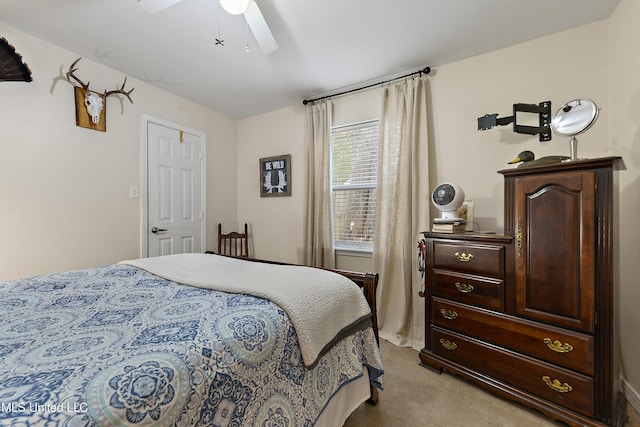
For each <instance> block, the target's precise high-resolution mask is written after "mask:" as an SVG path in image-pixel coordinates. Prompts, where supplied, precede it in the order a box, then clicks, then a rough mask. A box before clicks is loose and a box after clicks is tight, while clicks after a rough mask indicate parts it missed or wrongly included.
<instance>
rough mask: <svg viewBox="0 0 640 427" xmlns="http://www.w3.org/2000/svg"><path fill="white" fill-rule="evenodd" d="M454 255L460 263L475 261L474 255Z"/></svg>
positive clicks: (458, 253)
mask: <svg viewBox="0 0 640 427" xmlns="http://www.w3.org/2000/svg"><path fill="white" fill-rule="evenodd" d="M454 255H455V256H456V258H458V261H460V262H469V261H471V260H472V259H473V254H465V253H464V252H462V253H460V252H456V253H455V254H454Z"/></svg>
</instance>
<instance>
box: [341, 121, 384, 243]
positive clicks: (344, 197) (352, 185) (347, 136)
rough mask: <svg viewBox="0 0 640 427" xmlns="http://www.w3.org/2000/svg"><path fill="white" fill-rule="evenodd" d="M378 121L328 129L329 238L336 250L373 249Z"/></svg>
mask: <svg viewBox="0 0 640 427" xmlns="http://www.w3.org/2000/svg"><path fill="white" fill-rule="evenodd" d="M378 130H379V124H378V121H377V120H375V121H368V122H363V123H359V124H356V125H347V126H339V127H335V128H333V129H332V132H331V137H332V144H331V148H332V152H331V184H332V202H333V237H334V244H335V246H336V248H337V249H362V250H372V249H373V233H374V229H375V212H376V187H377V179H378Z"/></svg>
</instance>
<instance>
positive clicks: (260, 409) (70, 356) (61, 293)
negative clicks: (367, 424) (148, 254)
mask: <svg viewBox="0 0 640 427" xmlns="http://www.w3.org/2000/svg"><path fill="white" fill-rule="evenodd" d="M339 273H340V274H338V273H337V272H331V271H326V270H321V269H315V268H310V267H301V266H292V265H278V264H274V263H265V262H253V261H250V260H239V259H235V258H228V257H223V256H218V255H211V254H182V255H170V256H166V257H157V258H147V259H140V260H132V261H126V262H122V263H119V264H115V265H110V266H106V267H102V268H96V269H89V270H81V271H73V272H65V273H58V274H49V275H43V276H37V277H32V278H25V279H20V280H16V281H8V282H0V360H2V363H1V364H0V425H2V426H111V425H130V426H142V425H154V426H162V425H167V426H191V425H202V426H248V425H260V426H269V425H278V426H314V425H316V426H320V425H333V426H335V425H341V424H342V423H343V422H344V420H345V419H346V417H347V416H348V414H349V413H350V412H351V411H352V410H354V409H355V407H357V405H359V404H360V403H362V402H363V401H364V400H366V399H367V398H368V399H370V400H372V401H375V400H376V399H377V389H378V388H381V379H382V374H383V368H382V362H381V358H380V353H379V350H378V346H377V333H376V330H375V329H376V327H377V325H376V324H375V315H374V316H372V315H371V311H369V305H368V304H367V299H369V300H371V303H372V304H375V283H376V282H377V276H376V275H371V274H368V275H365V274H360V273H350V272H339ZM361 287H362V289H361ZM325 288H326V290H324V291H323V289H325ZM363 290H364V292H363ZM327 292H328V294H327ZM365 295H366V296H367V297H368V298H365ZM296 300H301V304H298V303H297V302H296ZM274 301H275V302H274ZM363 301H364V302H363ZM346 308H348V309H346ZM373 313H375V310H374V311H373Z"/></svg>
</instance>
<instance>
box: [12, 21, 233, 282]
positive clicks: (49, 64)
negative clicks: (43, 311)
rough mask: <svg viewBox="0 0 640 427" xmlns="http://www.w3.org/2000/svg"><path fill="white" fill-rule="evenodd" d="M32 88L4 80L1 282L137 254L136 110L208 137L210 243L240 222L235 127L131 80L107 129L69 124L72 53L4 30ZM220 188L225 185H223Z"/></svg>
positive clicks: (86, 73)
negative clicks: (227, 223)
mask: <svg viewBox="0 0 640 427" xmlns="http://www.w3.org/2000/svg"><path fill="white" fill-rule="evenodd" d="M0 34H2V35H3V36H4V37H5V38H6V39H7V40H9V42H10V43H11V44H13V46H14V47H15V48H16V49H17V51H18V52H19V53H20V54H22V55H23V59H24V61H25V62H26V63H27V64H28V65H29V67H30V68H31V70H32V72H33V82H31V83H24V82H2V83H0V280H2V279H11V278H17V277H21V276H30V275H35V274H40V273H47V272H53V271H64V270H71V269H78V268H86V267H92V266H99V265H106V264H110V263H113V262H116V261H119V260H122V259H127V258H136V257H138V256H139V255H140V253H139V250H140V199H131V198H129V186H130V185H138V186H139V185H140V181H141V179H140V147H141V145H140V135H141V131H140V126H141V120H142V119H141V117H142V114H150V115H152V116H154V117H158V118H161V119H165V120H169V121H171V122H174V123H176V124H180V125H183V126H185V127H188V128H192V129H196V130H199V131H202V132H204V133H205V134H206V140H207V155H208V158H207V164H208V165H209V168H208V171H207V179H208V181H209V182H208V185H207V189H208V194H207V210H208V229H209V232H208V240H209V242H208V245H207V247H209V248H211V247H213V229H214V226H215V223H216V222H217V221H218V219H221V218H227V219H230V218H232V219H233V220H234V221H235V219H236V217H237V214H236V208H237V204H236V202H237V200H236V183H235V179H236V147H235V142H236V139H237V135H236V131H237V121H236V120H235V119H231V118H229V117H226V116H224V115H221V114H219V113H216V112H214V111H211V110H209V109H206V108H204V107H201V106H199V105H196V104H194V103H192V102H189V101H186V100H185V99H182V98H179V97H176V96H174V95H171V94H169V93H167V92H165V91H162V90H159V89H156V88H154V87H152V86H150V85H148V84H145V83H143V82H140V81H137V80H136V79H133V78H129V79H128V80H127V87H135V91H134V92H133V93H132V99H133V102H134V103H133V104H130V103H129V101H127V100H126V99H125V100H124V102H123V103H120V102H119V101H118V99H117V98H116V97H111V98H109V99H108V101H107V109H108V112H107V131H106V132H105V133H103V132H97V131H93V130H88V129H84V128H80V127H77V126H76V125H75V107H74V98H73V89H72V87H71V85H70V84H69V83H67V82H66V80H64V78H63V77H61V75H62V74H63V73H64V72H66V70H67V68H68V67H69V65H70V64H71V63H72V62H73V61H74V60H75V59H76V58H77V57H78V55H76V54H74V53H72V52H69V51H66V50H63V49H60V48H58V47H56V46H53V45H50V44H48V43H46V42H44V41H42V40H38V39H35V38H33V37H30V36H28V35H26V34H24V33H21V32H19V31H17V30H14V29H12V28H9V27H6V26H3V25H2V24H0ZM79 67H80V69H79V71H78V73H77V74H78V75H79V76H80V77H81V78H84V79H85V81H86V80H91V86H92V87H93V88H96V89H98V90H102V89H105V88H109V89H115V88H116V85H118V84H120V83H121V82H122V79H123V78H124V76H123V75H122V73H120V72H118V71H115V70H112V69H109V68H106V67H104V66H101V65H98V64H96V63H94V62H91V61H89V60H87V59H83V60H82V61H81V62H80V64H79ZM221 183H225V185H221Z"/></svg>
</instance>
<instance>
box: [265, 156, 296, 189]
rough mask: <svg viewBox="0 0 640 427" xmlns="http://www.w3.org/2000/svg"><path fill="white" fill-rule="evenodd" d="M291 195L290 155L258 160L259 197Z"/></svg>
mask: <svg viewBox="0 0 640 427" xmlns="http://www.w3.org/2000/svg"><path fill="white" fill-rule="evenodd" d="M290 195H291V155H290V154H286V155H282V156H274V157H265V158H263V159H260V197H278V196H290Z"/></svg>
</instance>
